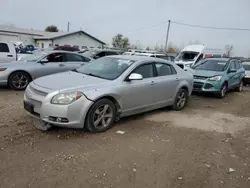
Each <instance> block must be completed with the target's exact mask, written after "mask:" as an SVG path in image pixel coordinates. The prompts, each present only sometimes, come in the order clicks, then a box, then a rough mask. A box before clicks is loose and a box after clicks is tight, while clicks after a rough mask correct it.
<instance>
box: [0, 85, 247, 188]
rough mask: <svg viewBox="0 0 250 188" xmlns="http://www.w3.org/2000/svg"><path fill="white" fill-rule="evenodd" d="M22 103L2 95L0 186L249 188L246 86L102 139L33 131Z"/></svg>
mask: <svg viewBox="0 0 250 188" xmlns="http://www.w3.org/2000/svg"><path fill="white" fill-rule="evenodd" d="M22 99H23V92H15V91H9V90H6V89H1V90H0V117H1V121H0V182H1V183H0V187H3V188H8V187H21V188H22V187H25V188H26V187H31V188H36V187H41V188H45V187H60V188H64V187H79V188H80V187H81V188H82V187H83V188H109V187H114V188H176V187H183V188H196V187H199V188H217V187H226V188H237V187H239V188H249V187H250V124H249V122H250V89H249V88H245V90H244V91H243V92H242V93H237V92H231V93H229V94H228V95H227V96H226V98H224V99H217V98H213V97H212V96H204V95H194V96H192V97H191V100H190V103H189V105H188V106H187V108H186V109H185V110H184V111H182V112H174V111H171V110H169V109H167V108H166V109H160V110H157V111H154V112H150V113H145V114H142V115H137V116H133V117H129V118H125V119H122V120H121V121H120V122H118V123H117V124H116V125H115V126H114V127H113V128H112V129H110V130H108V131H107V132H105V133H101V134H91V133H86V132H84V131H82V130H72V129H62V128H53V129H52V130H50V131H48V132H41V131H39V130H36V129H35V128H34V126H33V125H32V119H31V118H30V117H29V116H28V115H27V114H26V113H25V112H24V110H23V108H22ZM118 130H121V131H125V134H123V135H121V134H117V133H116V131H118ZM229 169H230V172H229Z"/></svg>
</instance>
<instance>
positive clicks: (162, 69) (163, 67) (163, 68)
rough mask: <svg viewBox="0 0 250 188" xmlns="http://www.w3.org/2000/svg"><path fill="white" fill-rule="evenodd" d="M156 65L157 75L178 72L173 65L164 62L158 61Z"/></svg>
mask: <svg viewBox="0 0 250 188" xmlns="http://www.w3.org/2000/svg"><path fill="white" fill-rule="evenodd" d="M155 66H156V72H157V76H167V75H172V74H176V70H175V69H174V67H172V66H171V65H167V64H164V63H156V64H155Z"/></svg>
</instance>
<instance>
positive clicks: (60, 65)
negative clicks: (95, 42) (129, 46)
mask: <svg viewBox="0 0 250 188" xmlns="http://www.w3.org/2000/svg"><path fill="white" fill-rule="evenodd" d="M90 60H91V59H90V58H87V57H84V56H82V55H80V54H76V53H71V52H65V51H51V52H41V53H38V54H33V55H29V56H26V57H23V59H22V60H21V61H17V62H10V63H0V85H8V86H9V87H10V88H11V89H14V90H23V89H25V88H26V87H27V85H28V84H29V83H30V82H31V81H32V80H34V79H36V78H39V77H41V76H46V75H50V74H54V73H59V72H65V71H69V70H73V69H77V68H80V67H81V66H82V65H85V64H86V63H87V62H89V61H90Z"/></svg>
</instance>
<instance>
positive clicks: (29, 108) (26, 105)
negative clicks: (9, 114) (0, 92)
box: [23, 101, 34, 114]
mask: <svg viewBox="0 0 250 188" xmlns="http://www.w3.org/2000/svg"><path fill="white" fill-rule="evenodd" d="M23 105H24V109H25V110H27V111H28V112H30V113H32V114H34V105H33V104H31V103H29V102H27V101H23Z"/></svg>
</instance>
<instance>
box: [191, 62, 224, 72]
mask: <svg viewBox="0 0 250 188" xmlns="http://www.w3.org/2000/svg"><path fill="white" fill-rule="evenodd" d="M227 64H228V62H227V61H223V60H203V61H200V63H198V64H197V65H195V66H194V67H193V69H195V70H208V71H224V70H225V68H226V66H227Z"/></svg>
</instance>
